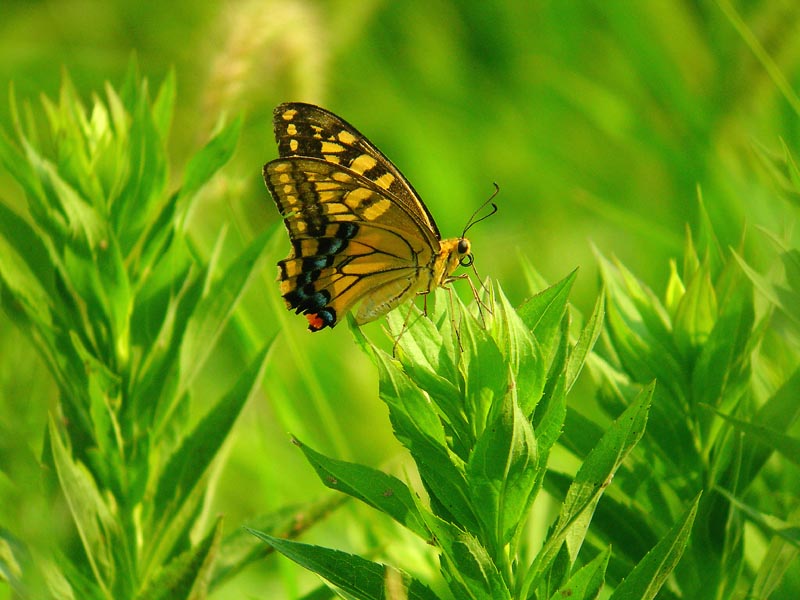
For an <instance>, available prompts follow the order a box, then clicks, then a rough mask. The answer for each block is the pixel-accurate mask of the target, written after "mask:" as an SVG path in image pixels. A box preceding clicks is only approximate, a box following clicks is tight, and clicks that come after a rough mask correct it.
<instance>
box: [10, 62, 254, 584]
mask: <svg viewBox="0 0 800 600" xmlns="http://www.w3.org/2000/svg"><path fill="white" fill-rule="evenodd" d="M174 101H175V85H174V78H173V77H172V76H170V77H168V78H167V79H166V80H165V81H164V83H163V84H162V85H161V86H160V88H159V90H158V92H157V94H156V96H155V99H153V100H151V99H150V95H149V91H148V84H147V82H146V80H142V79H141V78H140V77H139V76H138V73H137V69H136V67H135V66H132V67H131V69H130V72H129V75H128V77H127V78H126V80H125V82H124V84H123V85H122V87H121V89H120V91H119V92H117V91H115V90H114V89H113V88H112V87H111V86H107V87H106V94H105V98H103V99H101V98H99V97H95V98H94V99H93V101H92V105H91V108H90V109H88V110H87V109H86V108H85V107H84V105H83V104H82V103H81V101H80V100H79V98H78V96H77V94H76V92H75V90H74V88H73V87H72V85H71V84H70V83H69V82H68V81H67V82H65V83H64V85H63V87H62V93H61V96H60V98H59V99H58V102H52V101H50V100H49V99H47V98H44V99H43V100H42V105H43V115H44V119H45V122H44V123H40V122H39V120H38V118H39V114H37V113H36V112H35V111H34V110H33V109H32V108H31V107H30V106H29V105H27V104H25V105H23V106H22V107H19V106H18V105H17V104H16V102H15V100H14V97H13V95H12V109H13V115H14V119H13V132H8V131H6V132H3V134H2V137H0V164H2V165H3V167H4V168H5V169H6V171H7V172H8V173H10V174H11V175H12V176H13V178H14V179H15V180H16V181H17V183H18V184H19V185H20V186H21V188H22V189H23V190H24V193H25V198H26V201H27V205H26V206H25V207H24V210H20V211H18V212H17V211H14V210H12V208H11V207H10V206H9V204H8V203H5V202H4V203H2V204H0V255H2V261H0V293H2V306H3V309H4V310H5V311H6V312H7V313H8V314H9V315H11V317H12V318H13V319H14V320H15V321H16V322H17V323H18V324H19V326H20V327H22V328H23V329H24V330H25V332H26V333H28V335H29V336H30V338H31V340H32V341H33V343H34V344H35V347H36V348H37V350H38V352H39V354H40V355H41V356H42V357H43V359H44V360H45V362H46V364H47V366H48V367H49V370H50V372H51V373H52V376H53V378H54V379H55V381H56V384H57V386H58V390H59V398H58V404H57V407H56V408H55V410H54V411H53V412H52V414H51V418H50V421H49V424H48V427H47V433H46V436H45V444H44V449H43V451H42V454H41V459H40V461H41V467H42V468H43V469H42V478H41V482H40V485H37V486H33V487H32V489H30V490H28V493H29V494H31V495H32V496H38V497H43V498H45V500H46V503H47V505H49V506H51V507H52V510H53V512H52V514H53V515H54V516H55V515H59V514H61V513H60V512H59V510H58V507H62V506H63V507H65V508H66V511H67V513H68V515H69V517H68V519H67V522H68V525H67V527H66V531H62V530H63V529H64V527H62V524H61V523H55V522H53V525H56V524H57V525H58V527H53V528H52V529H51V530H50V531H49V532H46V533H45V534H43V535H42V539H39V540H33V543H32V541H31V540H19V539H17V538H16V537H15V536H14V534H13V531H12V530H11V529H10V527H9V526H8V525H7V526H6V529H4V530H3V531H2V537H1V538H0V539H1V540H2V544H3V548H4V549H5V550H6V552H3V553H2V556H3V558H2V564H3V568H2V573H3V575H4V577H5V578H6V579H7V581H8V582H9V583H10V585H11V587H12V589H13V590H14V591H15V593H16V594H18V595H19V596H20V597H23V598H29V597H30V598H39V597H55V598H75V599H77V598H80V599H92V598H97V599H100V598H106V599H108V598H118V599H121V598H170V599H171V598H181V597H190V596H191V595H192V594H194V596H193V597H198V595H203V594H204V591H205V589H206V586H207V585H208V581H209V579H210V572H211V571H210V569H211V565H212V564H213V559H214V557H215V555H216V552H217V549H218V547H219V544H220V536H221V531H222V529H221V522H220V520H219V519H217V520H216V521H215V522H214V523H212V524H210V525H208V524H205V523H204V522H203V519H202V518H201V509H202V505H203V504H202V503H203V499H204V497H205V494H206V491H207V490H206V488H205V487H204V486H203V485H201V484H202V482H203V481H204V480H205V479H206V478H207V470H208V466H209V464H210V463H211V460H212V459H213V458H214V456H215V454H216V453H217V451H218V450H219V448H220V445H221V444H222V442H223V441H224V440H225V439H226V438H227V436H228V433H229V432H230V430H231V428H232V426H233V423H234V421H235V419H236V417H237V415H238V414H239V412H240V410H241V408H242V406H243V404H244V402H245V401H246V400H247V398H248V397H249V396H250V395H251V394H252V392H253V390H254V389H255V388H256V386H257V384H258V381H259V374H260V373H261V371H262V367H263V364H264V360H265V358H266V354H267V349H268V348H269V343H268V344H266V345H265V347H264V349H263V350H261V351H260V352H259V353H258V354H257V355H256V356H255V357H254V358H253V360H252V362H251V364H250V365H248V366H247V367H246V368H243V369H242V371H241V373H239V374H238V376H237V378H236V382H235V383H234V384H233V386H232V387H231V388H230V389H229V391H228V392H227V393H225V394H224V395H223V396H222V397H220V398H218V399H217V401H216V402H215V403H214V405H213V406H212V407H211V408H210V409H209V410H208V411H207V413H206V414H205V415H204V416H203V417H202V418H201V419H199V420H198V419H196V418H195V419H194V420H193V419H191V414H190V404H191V395H190V393H189V390H190V388H191V385H192V383H193V381H194V380H195V378H196V377H197V375H198V373H199V372H200V370H201V369H202V368H203V364H204V362H205V360H206V359H207V358H208V356H209V353H210V352H211V351H212V349H213V348H214V345H215V342H216V340H217V339H218V337H219V335H220V332H221V330H222V328H223V327H224V325H225V323H226V322H227V320H228V319H229V317H230V315H231V314H232V311H233V308H234V307H235V305H236V303H237V300H238V298H239V296H240V295H241V293H242V290H243V288H244V286H245V285H246V284H247V282H248V280H249V279H250V277H251V274H252V273H253V271H254V269H255V268H256V267H257V265H258V264H259V257H260V256H261V254H262V252H263V248H264V237H262V238H258V239H256V240H254V241H253V242H252V244H251V245H250V246H249V247H248V248H247V249H245V250H244V252H242V254H241V255H240V256H239V257H238V258H237V259H236V260H234V261H233V262H232V263H231V264H230V265H228V266H227V267H224V268H223V267H221V266H220V265H218V264H217V263H216V262H215V261H214V260H212V261H210V262H209V264H205V265H204V264H202V262H201V261H200V260H199V259H198V257H196V256H195V253H194V252H193V251H192V248H191V246H190V244H189V243H188V240H187V237H186V234H185V220H186V215H187V213H188V211H189V210H190V209H191V206H192V204H193V202H194V201H195V199H196V198H197V196H198V192H199V191H200V189H201V188H202V187H203V186H204V185H205V183H206V182H207V181H209V179H210V178H211V177H212V176H213V175H214V173H215V172H216V171H217V170H218V169H219V168H220V167H221V166H222V165H223V164H224V163H225V162H226V161H227V160H228V158H229V157H230V156H231V154H232V152H233V149H234V146H235V143H236V141H237V139H238V135H239V129H240V123H239V121H235V122H233V123H232V124H231V125H228V126H226V127H222V128H221V129H220V130H219V131H218V133H217V134H216V135H215V136H214V137H213V138H212V139H211V140H210V141H209V142H208V143H207V144H206V145H205V147H203V148H202V149H201V150H200V151H199V152H198V153H197V154H196V155H195V156H194V157H193V158H192V159H191V160H190V161H189V163H188V165H187V166H186V169H185V171H184V173H183V175H182V177H181V178H180V179H181V181H180V185H179V186H178V188H177V190H175V191H171V190H170V187H171V186H170V174H169V171H168V161H167V155H166V146H167V135H168V131H169V127H170V123H171V119H172V112H173V104H174ZM4 427H13V424H11V423H10V422H8V421H6V423H5V424H4ZM31 468H33V469H36V465H31ZM8 475H9V477H11V478H12V480H13V474H12V473H8ZM196 530H197V531H196ZM53 532H62V533H61V534H60V535H53ZM193 532H194V533H195V534H200V535H199V539H194V538H193V537H192V536H191V535H190V534H192V533H193Z"/></svg>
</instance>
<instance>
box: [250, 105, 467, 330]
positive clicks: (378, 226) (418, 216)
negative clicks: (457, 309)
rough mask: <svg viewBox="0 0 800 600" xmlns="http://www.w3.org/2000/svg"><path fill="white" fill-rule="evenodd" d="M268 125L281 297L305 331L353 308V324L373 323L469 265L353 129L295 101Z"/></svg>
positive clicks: (462, 248)
mask: <svg viewBox="0 0 800 600" xmlns="http://www.w3.org/2000/svg"><path fill="white" fill-rule="evenodd" d="M273 124H274V129H275V139H276V140H277V142H278V152H279V155H280V158H278V159H276V160H273V161H271V162H268V163H267V164H266V165H264V180H265V181H266V184H267V188H268V189H269V191H270V193H271V194H272V197H273V199H274V200H275V203H276V204H277V206H278V210H279V211H280V213H281V216H282V217H283V220H284V223H285V225H286V229H287V230H288V231H289V239H290V241H291V244H292V251H291V253H290V255H289V256H288V257H287V258H285V259H284V260H282V261H280V262H279V263H278V269H279V280H280V282H281V293H282V295H283V298H284V300H285V302H286V305H287V307H288V308H289V309H293V310H295V312H297V313H302V314H304V315H305V316H306V318H307V319H308V322H309V329H310V330H311V331H319V330H320V329H323V328H325V327H333V326H335V325H336V323H337V322H338V321H339V319H340V318H342V317H343V316H344V315H345V314H346V313H347V312H348V311H349V310H350V309H352V308H354V306H355V305H356V304H358V303H360V306H359V309H358V311H357V313H356V321H357V322H358V323H366V322H369V321H372V320H373V319H376V318H378V317H380V316H381V315H384V314H386V313H387V312H389V311H390V310H392V309H393V308H394V307H396V306H397V305H399V304H400V303H402V302H404V301H405V300H407V299H409V298H411V297H413V296H414V295H415V294H417V293H425V292H429V291H430V290H431V289H433V288H435V287H437V286H439V285H442V284H444V283H446V282H447V281H448V280H449V278H450V274H451V273H452V272H453V270H455V268H456V267H457V266H458V264H459V262H464V263H466V264H469V263H471V260H472V256H471V254H470V244H469V241H468V240H467V239H465V238H464V237H463V236H462V237H461V238H453V239H449V240H442V239H441V237H440V235H439V230H438V228H437V227H436V222H435V221H434V220H433V217H432V216H431V214H430V212H429V211H428V209H427V207H426V206H425V205H424V204H423V203H422V200H420V198H419V196H418V195H417V193H416V192H415V191H414V188H413V187H411V184H410V183H409V182H408V181H407V180H406V178H405V177H403V175H402V174H401V173H400V171H399V170H398V169H397V168H396V167H395V166H394V165H393V164H392V163H391V161H389V159H387V158H386V157H385V156H384V155H383V154H382V153H381V152H380V150H378V149H377V148H376V147H375V146H373V145H372V144H371V143H370V142H369V140H367V139H366V138H365V137H364V136H363V135H361V134H360V133H359V132H358V131H357V130H356V129H355V128H354V127H353V126H351V125H349V124H348V123H347V122H345V121H344V120H343V119H341V118H339V117H337V116H336V115H334V114H333V113H331V112H329V111H327V110H325V109H322V108H320V107H318V106H314V105H312V104H304V103H300V102H291V103H286V104H281V105H280V106H278V107H277V108H276V109H275V112H274V116H273Z"/></svg>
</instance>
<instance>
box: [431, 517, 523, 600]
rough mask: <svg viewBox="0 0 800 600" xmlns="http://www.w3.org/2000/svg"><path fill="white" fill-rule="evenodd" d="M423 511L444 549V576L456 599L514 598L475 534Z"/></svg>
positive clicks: (434, 535) (438, 542) (435, 541)
mask: <svg viewBox="0 0 800 600" xmlns="http://www.w3.org/2000/svg"><path fill="white" fill-rule="evenodd" d="M421 514H422V515H423V516H424V517H425V520H426V524H427V527H428V529H430V531H431V533H432V534H433V542H434V543H435V545H436V546H438V547H439V548H440V549H441V551H442V561H443V563H444V564H443V568H442V575H444V577H445V579H446V580H447V584H448V585H449V586H450V589H451V590H452V592H453V595H454V596H455V597H456V598H459V599H461V598H465V599H474V600H483V599H484V598H491V599H492V600H506V599H507V600H510V599H511V593H510V591H509V590H508V586H507V585H506V582H505V581H504V580H503V578H502V576H501V575H500V572H499V571H498V569H497V566H496V565H495V564H494V562H492V559H491V557H490V556H489V553H488V552H487V551H486V548H484V547H483V546H482V545H481V543H480V541H479V540H478V539H477V538H476V537H475V536H474V535H472V534H470V533H468V532H466V531H463V530H462V529H460V528H458V527H457V526H455V525H453V524H451V523H448V522H446V521H444V520H442V519H440V518H439V517H437V516H435V515H432V514H430V513H427V512H421Z"/></svg>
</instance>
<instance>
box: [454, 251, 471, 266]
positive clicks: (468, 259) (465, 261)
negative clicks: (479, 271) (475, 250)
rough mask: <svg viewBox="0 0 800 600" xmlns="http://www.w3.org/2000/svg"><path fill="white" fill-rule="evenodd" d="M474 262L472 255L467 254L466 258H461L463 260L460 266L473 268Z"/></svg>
mask: <svg viewBox="0 0 800 600" xmlns="http://www.w3.org/2000/svg"><path fill="white" fill-rule="evenodd" d="M473 260H474V259H473V258H472V254H467V255H466V256H463V257H461V260H459V261H458V264H460V265H461V266H462V267H471V266H472V261H473Z"/></svg>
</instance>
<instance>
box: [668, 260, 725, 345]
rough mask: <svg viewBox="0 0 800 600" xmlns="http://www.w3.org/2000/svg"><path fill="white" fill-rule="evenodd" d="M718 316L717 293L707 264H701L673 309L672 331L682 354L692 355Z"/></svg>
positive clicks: (703, 340)
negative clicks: (703, 265) (704, 265)
mask: <svg viewBox="0 0 800 600" xmlns="http://www.w3.org/2000/svg"><path fill="white" fill-rule="evenodd" d="M716 319H717V297H716V294H715V292H714V286H713V284H712V283H711V274H710V273H709V271H708V268H707V267H701V268H700V269H698V270H697V271H696V272H695V273H694V274H693V275H692V276H691V277H690V278H689V281H688V283H687V285H686V291H685V293H684V294H683V296H682V297H681V299H680V301H679V302H678V305H677V307H676V309H675V316H674V318H673V335H674V336H675V343H676V344H677V345H678V348H679V349H680V351H681V353H682V355H683V356H685V357H692V358H693V357H694V355H695V353H696V352H697V351H698V349H699V347H701V346H702V345H703V344H704V343H705V341H706V340H707V339H708V335H709V334H710V333H711V330H712V329H713V328H714V323H715V321H716Z"/></svg>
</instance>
